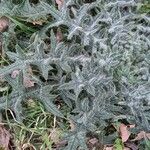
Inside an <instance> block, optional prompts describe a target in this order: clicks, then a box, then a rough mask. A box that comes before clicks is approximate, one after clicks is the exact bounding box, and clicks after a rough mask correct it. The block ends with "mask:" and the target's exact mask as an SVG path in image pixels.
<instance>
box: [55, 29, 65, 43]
mask: <svg viewBox="0 0 150 150" xmlns="http://www.w3.org/2000/svg"><path fill="white" fill-rule="evenodd" d="M56 39H57V42H58V43H59V42H61V41H62V39H63V34H62V32H61V29H60V28H58V29H57V33H56Z"/></svg>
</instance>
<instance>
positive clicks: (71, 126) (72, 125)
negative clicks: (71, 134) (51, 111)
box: [69, 120, 75, 131]
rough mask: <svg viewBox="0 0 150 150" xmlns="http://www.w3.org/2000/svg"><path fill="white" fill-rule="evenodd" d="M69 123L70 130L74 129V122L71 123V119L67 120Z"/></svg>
mask: <svg viewBox="0 0 150 150" xmlns="http://www.w3.org/2000/svg"><path fill="white" fill-rule="evenodd" d="M69 123H70V131H74V130H75V124H74V123H73V121H72V120H69Z"/></svg>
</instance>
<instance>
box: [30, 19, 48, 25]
mask: <svg viewBox="0 0 150 150" xmlns="http://www.w3.org/2000/svg"><path fill="white" fill-rule="evenodd" d="M45 22H46V20H43V19H40V20H34V21H32V24H33V25H43V23H45Z"/></svg>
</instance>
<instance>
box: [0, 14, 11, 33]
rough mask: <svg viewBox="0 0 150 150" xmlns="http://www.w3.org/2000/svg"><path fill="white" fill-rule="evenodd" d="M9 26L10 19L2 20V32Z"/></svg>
mask: <svg viewBox="0 0 150 150" xmlns="http://www.w3.org/2000/svg"><path fill="white" fill-rule="evenodd" d="M8 26H9V19H8V18H7V17H5V16H3V17H1V18H0V32H4V31H5V30H6V29H7V28H8Z"/></svg>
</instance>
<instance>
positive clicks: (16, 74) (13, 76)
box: [11, 70, 19, 79]
mask: <svg viewBox="0 0 150 150" xmlns="http://www.w3.org/2000/svg"><path fill="white" fill-rule="evenodd" d="M18 75H19V70H14V71H13V72H12V73H11V77H12V78H13V79H15V78H16V77H17V76H18Z"/></svg>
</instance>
